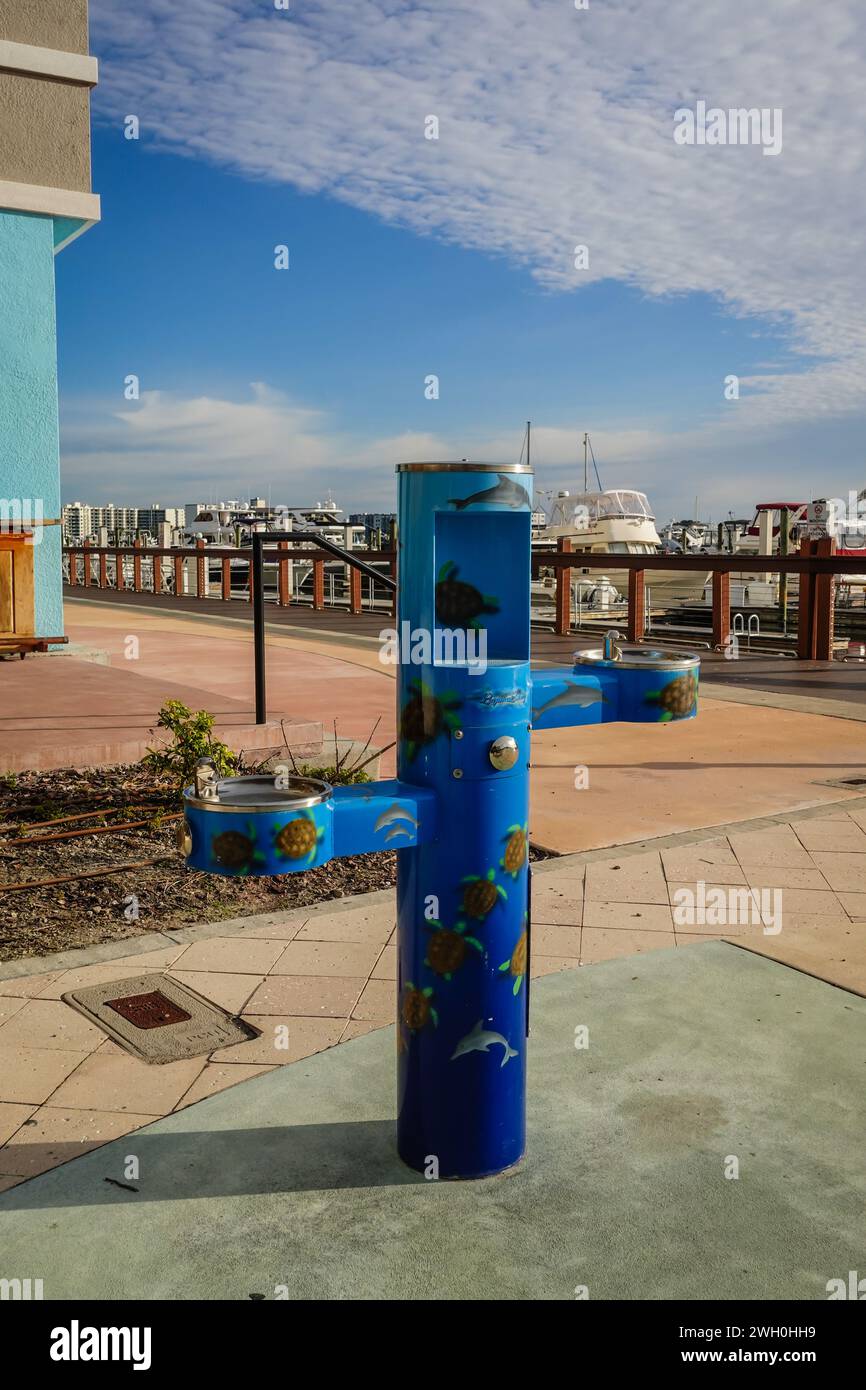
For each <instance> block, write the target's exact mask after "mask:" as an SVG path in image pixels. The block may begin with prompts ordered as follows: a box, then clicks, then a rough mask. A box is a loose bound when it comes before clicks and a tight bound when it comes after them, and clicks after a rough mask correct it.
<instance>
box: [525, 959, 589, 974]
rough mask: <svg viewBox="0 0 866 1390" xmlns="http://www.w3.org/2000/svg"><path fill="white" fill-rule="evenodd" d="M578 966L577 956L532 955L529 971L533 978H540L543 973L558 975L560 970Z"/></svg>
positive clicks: (573, 968) (575, 968)
mask: <svg viewBox="0 0 866 1390" xmlns="http://www.w3.org/2000/svg"><path fill="white" fill-rule="evenodd" d="M579 967H580V957H579V956H533V957H532V964H531V966H530V973H531V975H532V978H533V980H540V979H541V978H542V976H544V975H558V974H559V972H560V971H561V970H577V969H579Z"/></svg>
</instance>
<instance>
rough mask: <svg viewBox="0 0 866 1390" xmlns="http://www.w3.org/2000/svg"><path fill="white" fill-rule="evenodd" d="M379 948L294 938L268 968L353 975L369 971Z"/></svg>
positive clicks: (295, 972) (276, 971)
mask: <svg viewBox="0 0 866 1390" xmlns="http://www.w3.org/2000/svg"><path fill="white" fill-rule="evenodd" d="M379 952H380V947H379V946H371V945H367V944H365V943H364V942H361V941H293V942H291V943H290V944H289V945H288V946H287V947H286V949H285V951H283V954H282V955H281V956H280V958H279V960H278V961H277V963H276V965H274V967H273V969H272V970H271V976H272V977H273V976H274V975H328V976H343V975H348V976H353V975H363V976H364V977H365V978H366V977H367V976H368V975H369V974H370V972H371V971H372V969H373V967H374V966H375V964H376V961H377V959H378V957H379Z"/></svg>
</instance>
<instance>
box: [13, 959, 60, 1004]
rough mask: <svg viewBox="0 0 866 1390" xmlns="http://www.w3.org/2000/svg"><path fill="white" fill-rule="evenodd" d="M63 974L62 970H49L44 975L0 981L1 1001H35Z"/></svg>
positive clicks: (23, 976) (21, 976)
mask: <svg viewBox="0 0 866 1390" xmlns="http://www.w3.org/2000/svg"><path fill="white" fill-rule="evenodd" d="M34 964H35V962H34ZM64 973H65V972H64V971H62V970H49V971H46V972H45V974H44V975H19V976H17V978H15V979H12V980H0V997H2V998H3V999H7V998H8V999H35V998H36V996H37V995H38V994H41V993H42V992H43V991H44V990H46V989H48V988H50V986H51V985H52V984H53V983H54V981H55V980H59V979H60V976H61V975H63V974H64Z"/></svg>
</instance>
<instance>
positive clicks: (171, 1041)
mask: <svg viewBox="0 0 866 1390" xmlns="http://www.w3.org/2000/svg"><path fill="white" fill-rule="evenodd" d="M63 1000H64V1003H66V1004H70V1005H71V1006H72V1007H73V1008H74V1009H77V1010H78V1012H79V1013H82V1014H84V1016H85V1018H89V1019H90V1021H91V1023H95V1024H97V1026H98V1027H100V1028H101V1029H102V1030H103V1031H104V1032H105V1033H107V1034H108V1036H109V1037H110V1038H112V1039H113V1040H114V1041H115V1042H116V1043H117V1044H118V1045H119V1046H120V1047H123V1048H125V1049H126V1051H127V1052H131V1053H133V1055H134V1056H136V1057H140V1058H141V1059H142V1061H145V1062H154V1063H162V1062H178V1061H181V1060H182V1059H183V1058H185V1057H204V1056H206V1055H207V1054H208V1053H209V1052H213V1051H215V1050H216V1049H217V1048H221V1047H232V1046H234V1045H235V1044H236V1043H241V1042H248V1041H249V1040H250V1039H251V1038H257V1037H258V1036H259V1035H258V1033H257V1032H256V1030H255V1028H252V1027H250V1025H249V1024H248V1023H244V1022H243V1021H242V1020H241V1019H239V1018H234V1017H233V1016H232V1015H231V1014H229V1013H227V1012H226V1010H225V1009H221V1008H220V1007H219V1005H218V1004H214V1003H212V1001H211V1000H210V999H205V998H203V996H202V995H200V994H196V992H195V990H193V989H190V988H189V987H188V986H187V985H182V984H181V983H180V981H179V980H173V979H172V978H171V976H170V975H133V976H132V977H131V978H128V979H125V980H111V981H109V982H108V983H107V984H101V985H91V986H90V987H89V988H86V989H75V990H71V991H70V992H69V993H68V994H64V995H63Z"/></svg>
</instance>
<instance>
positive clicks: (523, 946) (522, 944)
mask: <svg viewBox="0 0 866 1390" xmlns="http://www.w3.org/2000/svg"><path fill="white" fill-rule="evenodd" d="M523 920H524V921H526V918H525V917H524V919H523ZM528 946H529V933H528V931H527V929H526V927H524V928H523V931H522V932H521V934H520V937H519V939H518V942H517V945H516V946H515V948H514V950H513V951H512V952H511V956H510V958H509V959H508V960H504V961H503V962H502V964H501V965H500V967H499V969H500V970H501V971H502V973H503V974H504V973H505V971H507V972H508V974H509V975H510V976H511V977H512V978H513V980H514V988H513V989H512V991H511V992H512V994H519V993H520V986H521V985H522V984H523V977H524V975H525V974H526V956H527V950H528Z"/></svg>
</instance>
